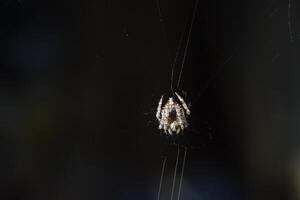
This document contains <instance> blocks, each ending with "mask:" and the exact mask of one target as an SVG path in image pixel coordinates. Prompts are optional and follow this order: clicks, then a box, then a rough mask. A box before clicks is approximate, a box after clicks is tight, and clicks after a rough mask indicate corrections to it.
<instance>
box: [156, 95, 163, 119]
mask: <svg viewBox="0 0 300 200" xmlns="http://www.w3.org/2000/svg"><path fill="white" fill-rule="evenodd" d="M163 97H164V95H162V96H161V98H160V100H159V102H158V107H157V111H156V118H157V119H158V120H160V116H161V104H162V100H163Z"/></svg>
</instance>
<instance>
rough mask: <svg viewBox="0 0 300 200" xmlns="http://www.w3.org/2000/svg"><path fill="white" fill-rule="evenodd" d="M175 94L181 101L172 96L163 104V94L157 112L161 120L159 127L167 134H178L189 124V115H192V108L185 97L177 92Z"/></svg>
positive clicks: (158, 118) (157, 116)
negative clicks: (190, 108)
mask: <svg viewBox="0 0 300 200" xmlns="http://www.w3.org/2000/svg"><path fill="white" fill-rule="evenodd" d="M175 94H176V97H177V99H178V100H179V101H178V100H177V101H176V99H175V98H173V97H170V98H169V99H168V101H167V103H166V104H165V105H162V103H163V97H164V96H163V95H162V96H161V98H160V100H159V102H158V107H157V112H156V118H157V120H158V121H159V126H158V128H159V129H160V130H163V131H164V133H165V134H166V135H178V134H180V132H182V131H183V130H184V129H185V128H186V127H187V126H188V123H187V116H188V115H190V110H189V108H188V106H187V105H186V103H185V101H184V100H183V98H182V97H181V96H180V95H179V94H177V93H176V92H175Z"/></svg>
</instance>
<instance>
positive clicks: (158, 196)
mask: <svg viewBox="0 0 300 200" xmlns="http://www.w3.org/2000/svg"><path fill="white" fill-rule="evenodd" d="M166 162H167V156H165V157H164V159H163V162H162V167H161V174H160V180H159V187H158V192H157V200H159V199H160V193H161V188H162V183H163V179H164V174H165V167H166Z"/></svg>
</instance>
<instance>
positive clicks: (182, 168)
mask: <svg viewBox="0 0 300 200" xmlns="http://www.w3.org/2000/svg"><path fill="white" fill-rule="evenodd" d="M186 153H187V147H185V149H184V155H183V161H182V167H181V175H180V181H179V188H178V198H177V200H180V195H181V186H182V180H183V174H184V169H185V161H186Z"/></svg>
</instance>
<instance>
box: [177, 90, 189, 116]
mask: <svg viewBox="0 0 300 200" xmlns="http://www.w3.org/2000/svg"><path fill="white" fill-rule="evenodd" d="M175 94H176V96H177V97H178V99H179V101H180V102H181V104H182V106H183V108H184V109H185V111H186V114H187V115H190V113H191V111H190V109H189V108H188V106H187V105H186V103H185V101H184V100H183V98H182V97H181V96H180V95H179V94H177V92H175Z"/></svg>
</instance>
